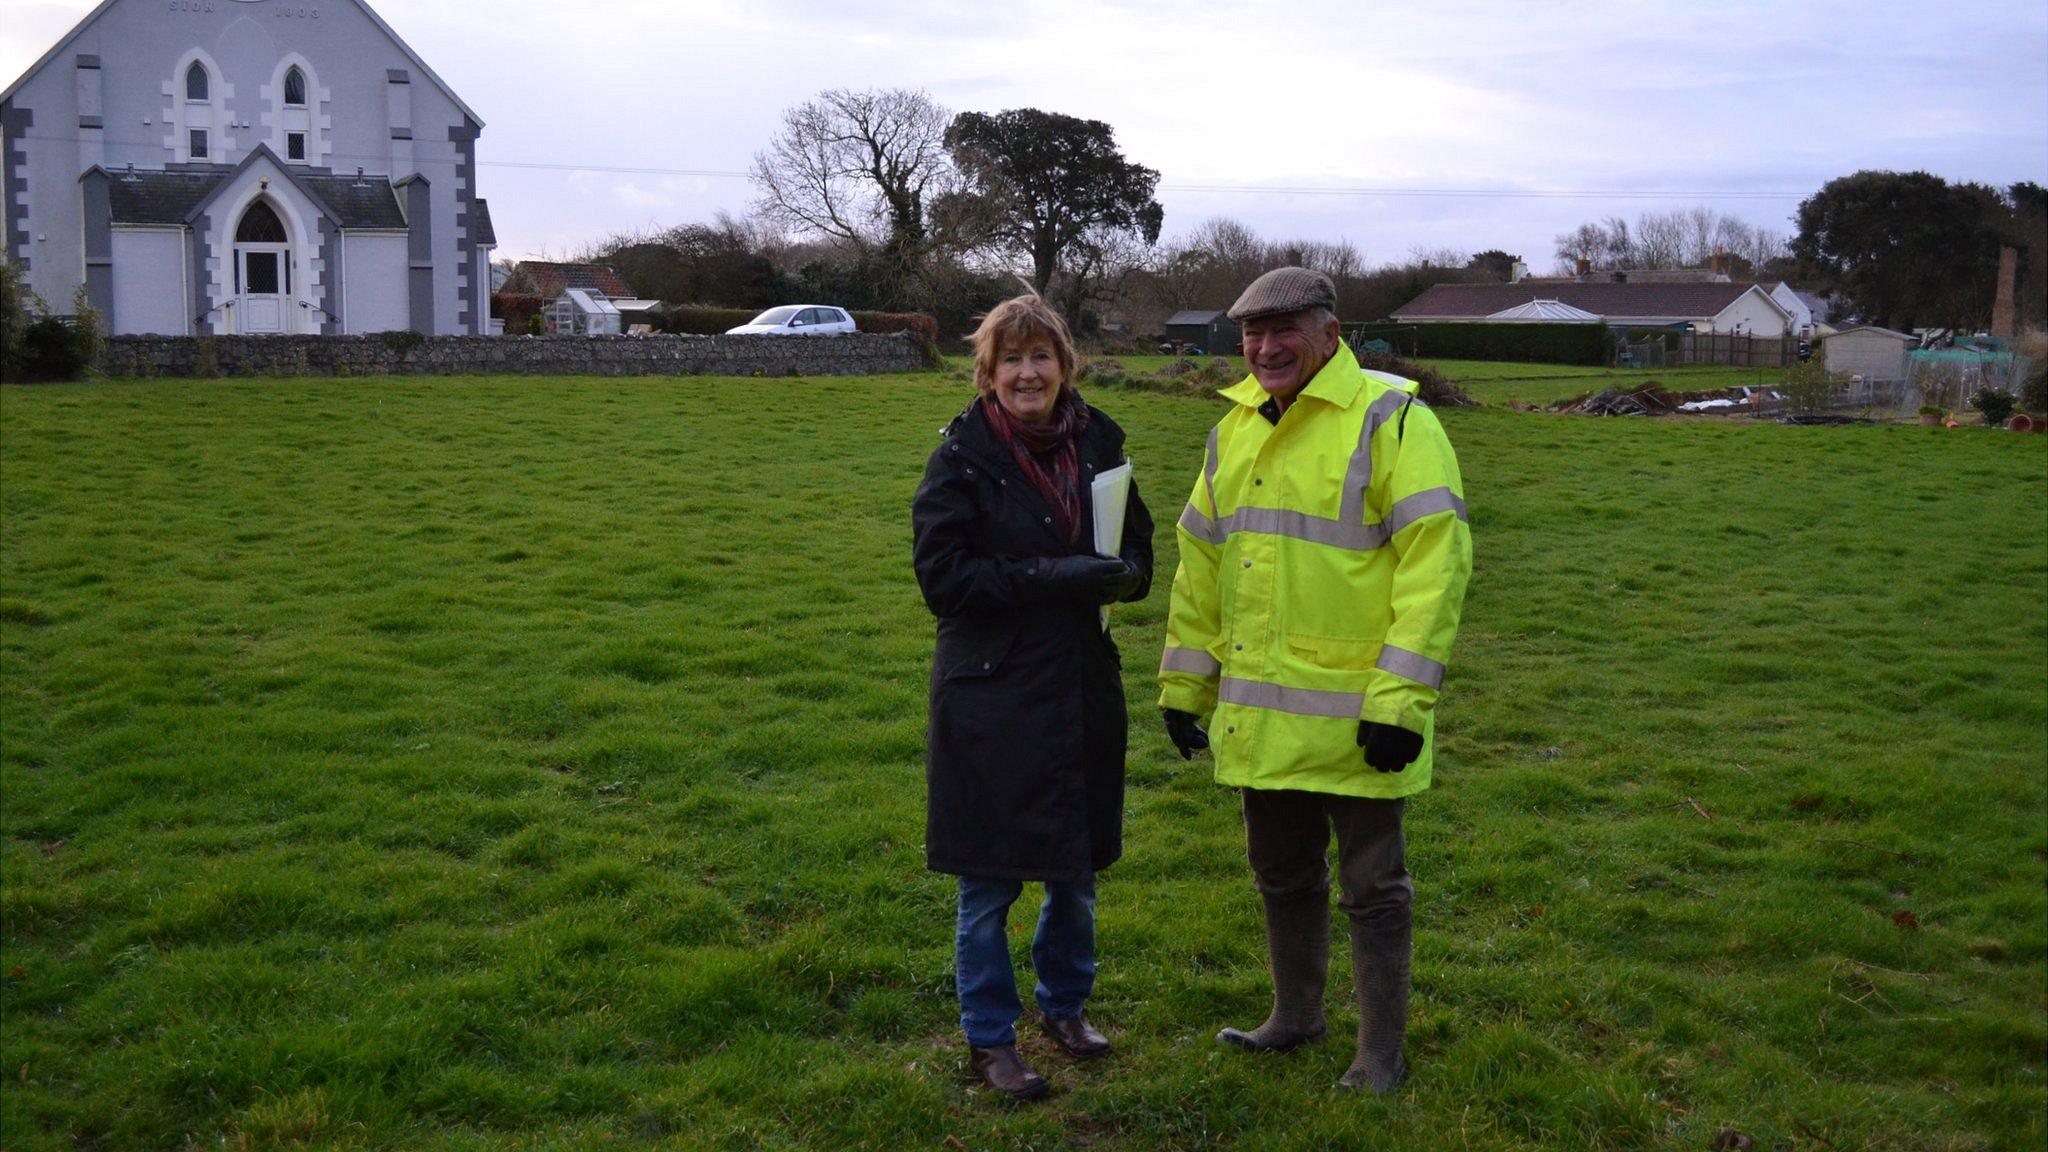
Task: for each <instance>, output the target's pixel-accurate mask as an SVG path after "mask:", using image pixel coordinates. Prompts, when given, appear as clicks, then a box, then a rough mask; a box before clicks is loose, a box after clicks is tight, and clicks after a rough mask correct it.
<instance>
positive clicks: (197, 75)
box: [185, 60, 207, 100]
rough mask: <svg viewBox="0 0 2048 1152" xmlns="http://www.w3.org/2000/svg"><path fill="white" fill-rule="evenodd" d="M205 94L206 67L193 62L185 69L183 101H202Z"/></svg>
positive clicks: (195, 61)
mask: <svg viewBox="0 0 2048 1152" xmlns="http://www.w3.org/2000/svg"><path fill="white" fill-rule="evenodd" d="M206 92H207V77H206V65H204V64H201V63H200V62H199V61H197V60H194V61H193V62H192V66H191V67H190V68H187V69H185V99H187V100H204V99H206Z"/></svg>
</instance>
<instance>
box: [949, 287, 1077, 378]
mask: <svg viewBox="0 0 2048 1152" xmlns="http://www.w3.org/2000/svg"><path fill="white" fill-rule="evenodd" d="M970 339H972V340H973V342H974V387H975V388H976V389H978V390H979V391H980V392H982V393H983V394H984V395H986V394H987V393H988V391H989V390H990V389H992V388H994V387H995V386H996V360H997V359H998V358H1000V357H1001V356H1002V354H1003V352H1004V350H1006V349H1009V348H1012V347H1022V346H1024V345H1026V344H1029V343H1031V342H1032V341H1033V340H1040V339H1042V340H1046V341H1049V342H1050V343H1051V344H1052V352H1053V355H1054V356H1056V357H1058V359H1059V362H1060V385H1061V387H1065V386H1066V385H1068V384H1072V383H1073V382H1074V363H1075V361H1076V357H1075V355H1074V338H1073V337H1072V336H1070V335H1068V334H1067V322H1066V321H1065V320H1062V319H1060V314H1059V313H1057V312H1055V311H1053V310H1052V309H1051V308H1048V307H1046V304H1045V301H1043V300H1041V299H1039V298H1038V297H1037V296H1018V297H1015V298H1013V299H1010V300H1005V301H1003V302H1002V303H1001V304H998V305H996V306H995V307H993V308H991V309H989V310H988V315H986V316H983V317H982V318H981V327H979V328H976V329H975V330H974V335H973V336H972V337H971V338H970Z"/></svg>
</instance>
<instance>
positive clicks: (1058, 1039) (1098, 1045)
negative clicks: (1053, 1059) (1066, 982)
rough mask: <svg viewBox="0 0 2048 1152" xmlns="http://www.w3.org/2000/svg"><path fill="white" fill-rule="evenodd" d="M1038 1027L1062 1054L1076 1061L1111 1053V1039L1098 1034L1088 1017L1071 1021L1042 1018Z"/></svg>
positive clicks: (1080, 1017)
mask: <svg viewBox="0 0 2048 1152" xmlns="http://www.w3.org/2000/svg"><path fill="white" fill-rule="evenodd" d="M1038 1027H1039V1029H1040V1030H1041V1031H1043V1032H1044V1033H1045V1034H1046V1035H1047V1036H1050V1037H1052V1042H1053V1043H1055V1044H1057V1045H1059V1046H1060V1050H1061V1051H1062V1052H1065V1053H1066V1054H1067V1055H1069V1056H1072V1057H1073V1058H1074V1059H1076V1060H1089V1059H1093V1058H1094V1057H1097V1056H1101V1055H1103V1054H1105V1053H1107V1052H1108V1051H1109V1038H1108V1037H1106V1036H1104V1035H1103V1034H1102V1033H1100V1032H1097V1031H1096V1030H1095V1028H1094V1026H1093V1025H1091V1024H1089V1023H1088V1018H1087V1017H1086V1016H1076V1017H1074V1018H1073V1019H1071V1020H1055V1019H1053V1018H1052V1017H1050V1016H1040V1017H1039V1018H1038Z"/></svg>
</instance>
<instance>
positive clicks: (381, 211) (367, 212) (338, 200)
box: [300, 176, 405, 230]
mask: <svg viewBox="0 0 2048 1152" xmlns="http://www.w3.org/2000/svg"><path fill="white" fill-rule="evenodd" d="M300 179H302V180H304V181H305V182H306V187H308V188H311V189H312V190H313V194H314V195H316V196H318V197H320V199H322V200H325V201H326V202H327V206H328V207H329V208H332V209H333V210H334V214H335V215H336V216H338V217H340V219H338V220H336V221H335V223H337V224H339V225H341V226H342V227H343V228H396V229H400V230H403V229H404V228H405V213H403V212H401V211H399V209H398V197H397V196H396V195H394V194H393V193H392V191H391V181H389V180H386V179H385V178H384V177H382V176H365V177H363V179H362V182H361V183H360V184H358V183H357V182H356V178H355V177H353V176H302V177H300Z"/></svg>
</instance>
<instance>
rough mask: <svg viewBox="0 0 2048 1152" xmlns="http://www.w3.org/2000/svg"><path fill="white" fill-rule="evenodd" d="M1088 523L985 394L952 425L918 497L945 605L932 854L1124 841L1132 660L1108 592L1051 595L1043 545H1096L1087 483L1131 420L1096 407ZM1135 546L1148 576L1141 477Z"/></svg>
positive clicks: (1070, 863) (1063, 849) (1034, 851)
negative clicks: (1114, 633)
mask: <svg viewBox="0 0 2048 1152" xmlns="http://www.w3.org/2000/svg"><path fill="white" fill-rule="evenodd" d="M1089 413H1090V418H1089V422H1088V427H1087V429H1086V430H1085V431H1083V432H1082V434H1081V439H1080V445H1079V451H1080V463H1081V486H1082V497H1081V515H1082V524H1081V533H1080V537H1079V539H1078V540H1077V541H1076V542H1074V543H1073V544H1069V543H1067V541H1066V539H1065V538H1064V537H1063V536H1062V534H1061V533H1060V532H1059V531H1058V530H1057V528H1056V527H1055V526H1054V521H1053V518H1052V509H1051V507H1050V506H1048V505H1047V503H1046V501H1045V498H1044V497H1043V496H1041V495H1040V494H1039V493H1038V491H1037V489H1035V488H1033V487H1032V485H1031V482H1030V481H1029V480H1028V479H1026V478H1025V476H1024V474H1023V472H1022V471H1021V470H1020V469H1019V468H1018V467H1017V464H1016V462H1015V461H1014V460H1013V459H1011V457H1010V453H1009V452H1008V451H1007V450H1006V449H1005V448H1004V447H1003V446H1002V444H1001V442H1000V441H998V440H997V439H996V438H995V434H994V432H993V431H992V430H991V429H990V428H989V426H988V422H987V419H986V417H985V416H984V415H983V413H982V410H981V404H980V403H979V402H978V401H977V402H976V403H975V404H973V405H970V406H969V408H968V410H967V411H966V412H963V413H961V415H960V416H959V418H957V419H955V420H954V421H953V423H952V425H951V426H949V427H948V428H947V429H946V441H945V443H943V444H941V445H939V448H938V450H937V451H935V452H933V453H932V458H931V462H930V463H929V464H927V465H926V466H925V473H924V482H923V483H922V484H920V485H919V486H918V489H917V496H916V498H915V500H913V501H912V504H911V523H912V526H913V528H914V530H915V534H916V543H915V563H916V567H917V582H918V586H919V587H920V588H922V589H923V590H924V599H925V603H926V604H927V605H929V606H930V607H931V610H932V614H933V615H934V616H937V617H938V618H939V638H938V648H937V650H936V651H935V652H934V653H933V656H932V687H931V728H930V733H929V744H928V745H927V750H926V754H925V784H926V789H927V792H926V807H925V861H926V863H927V864H928V865H929V866H930V867H931V868H932V869H933V870H934V871H937V872H950V873H954V874H956V875H962V876H986V877H998V878H1003V879H1012V880H1078V879H1081V878H1083V877H1085V876H1087V875H1088V874H1090V873H1092V872H1097V871H1100V870H1102V869H1104V868H1107V867H1108V866H1109V865H1110V864H1112V863H1114V862H1115V861H1116V859H1117V857H1118V856H1120V855H1122V854H1123V805H1124V741H1125V734H1126V729H1127V723H1128V722H1127V717H1126V716H1125V714H1124V693H1123V681H1122V677H1121V674H1120V671H1119V669H1120V666H1121V661H1120V659H1119V657H1118V655H1117V650H1116V645H1115V644H1114V643H1113V642H1112V641H1111V640H1110V638H1109V635H1108V634H1107V633H1106V632H1104V631H1103V628H1102V624H1101V619H1100V617H1099V615H1098V611H1099V606H1098V605H1096V604H1094V603H1092V602H1089V601H1083V600H1063V599H1057V598H1054V597H1053V596H1052V595H1051V594H1050V591H1049V590H1048V589H1047V588H1046V586H1045V583H1044V581H1043V580H1042V579H1041V578H1040V577H1039V576H1038V575H1037V571H1036V568H1037V565H1036V561H1037V560H1038V559H1039V558H1040V557H1048V556H1066V555H1073V554H1076V553H1084V552H1092V551H1093V548H1092V546H1091V544H1092V541H1093V540H1094V538H1095V522H1094V512H1093V509H1092V507H1091V504H1092V501H1091V500H1090V499H1089V498H1088V485H1089V483H1090V481H1092V480H1093V478H1094V477H1095V475H1096V474H1097V473H1098V472H1103V471H1107V470H1108V469H1111V468H1114V467H1116V466H1117V465H1119V464H1121V463H1123V462H1124V454H1123V445H1124V433H1123V429H1121V428H1119V427H1117V426H1116V422H1115V421H1113V420H1111V419H1110V418H1109V417H1108V416H1106V415H1104V414H1103V413H1102V411H1101V410H1099V409H1094V408H1091V409H1089ZM1121 554H1122V556H1123V558H1124V559H1125V560H1127V561H1129V562H1130V563H1132V564H1134V565H1136V566H1137V570H1138V572H1139V575H1140V577H1141V582H1140V586H1139V588H1138V589H1137V591H1136V592H1135V593H1133V594H1132V595H1131V596H1130V597H1129V599H1132V600H1137V599H1142V598H1143V597H1144V595H1145V593H1146V591H1147V589H1149V588H1150V587H1151V583H1152V517H1151V515H1150V514H1149V513H1147V512H1146V510H1145V503H1144V501H1142V500H1140V499H1139V498H1138V490H1137V486H1136V485H1135V484H1133V485H1132V486H1131V495H1130V503H1129V507H1128V508H1127V509H1126V511H1125V513H1124V533H1123V543H1122V547H1121Z"/></svg>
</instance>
